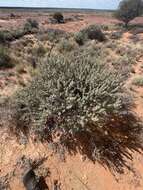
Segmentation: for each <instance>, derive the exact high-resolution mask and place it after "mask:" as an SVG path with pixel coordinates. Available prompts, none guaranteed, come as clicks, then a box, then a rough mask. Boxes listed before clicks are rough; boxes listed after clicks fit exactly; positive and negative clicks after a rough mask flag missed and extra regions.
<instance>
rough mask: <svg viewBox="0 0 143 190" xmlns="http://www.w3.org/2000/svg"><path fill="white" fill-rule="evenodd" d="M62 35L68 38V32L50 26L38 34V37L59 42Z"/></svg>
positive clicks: (42, 39)
mask: <svg viewBox="0 0 143 190" xmlns="http://www.w3.org/2000/svg"><path fill="white" fill-rule="evenodd" d="M62 37H64V38H68V34H67V33H66V32H65V31H64V30H60V29H52V28H50V29H48V30H46V31H43V32H40V33H39V34H38V39H39V40H41V41H50V42H59V40H60V39H61V38H62Z"/></svg>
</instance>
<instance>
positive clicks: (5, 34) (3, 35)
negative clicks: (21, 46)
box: [0, 30, 14, 44]
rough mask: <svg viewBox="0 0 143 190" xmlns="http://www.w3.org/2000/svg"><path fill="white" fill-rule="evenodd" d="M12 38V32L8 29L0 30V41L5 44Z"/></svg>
mask: <svg viewBox="0 0 143 190" xmlns="http://www.w3.org/2000/svg"><path fill="white" fill-rule="evenodd" d="M13 39H14V37H13V35H12V33H11V32H10V31H8V30H1V31H0V43H1V44H5V43H7V42H9V41H12V40H13Z"/></svg>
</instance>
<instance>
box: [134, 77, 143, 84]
mask: <svg viewBox="0 0 143 190" xmlns="http://www.w3.org/2000/svg"><path fill="white" fill-rule="evenodd" d="M132 83H133V84H134V85H136V86H143V77H142V76H140V77H136V78H134V79H133V82H132Z"/></svg>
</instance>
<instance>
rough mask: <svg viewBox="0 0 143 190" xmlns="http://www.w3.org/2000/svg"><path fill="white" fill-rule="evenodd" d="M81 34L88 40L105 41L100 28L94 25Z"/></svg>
mask: <svg viewBox="0 0 143 190" xmlns="http://www.w3.org/2000/svg"><path fill="white" fill-rule="evenodd" d="M81 33H83V35H85V37H87V38H88V39H90V40H98V41H100V42H103V41H105V40H106V38H105V35H104V33H103V32H102V30H101V28H100V27H99V26H96V25H90V26H88V27H87V28H85V29H83V30H81Z"/></svg>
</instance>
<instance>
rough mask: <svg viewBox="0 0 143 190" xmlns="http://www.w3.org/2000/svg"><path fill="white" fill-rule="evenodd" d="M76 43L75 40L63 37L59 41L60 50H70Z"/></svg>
mask: <svg viewBox="0 0 143 190" xmlns="http://www.w3.org/2000/svg"><path fill="white" fill-rule="evenodd" d="M75 46H76V44H75V43H74V42H72V41H71V39H68V40H66V39H62V40H61V41H60V42H59V43H58V50H59V51H60V52H70V51H72V50H74V49H75Z"/></svg>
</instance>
